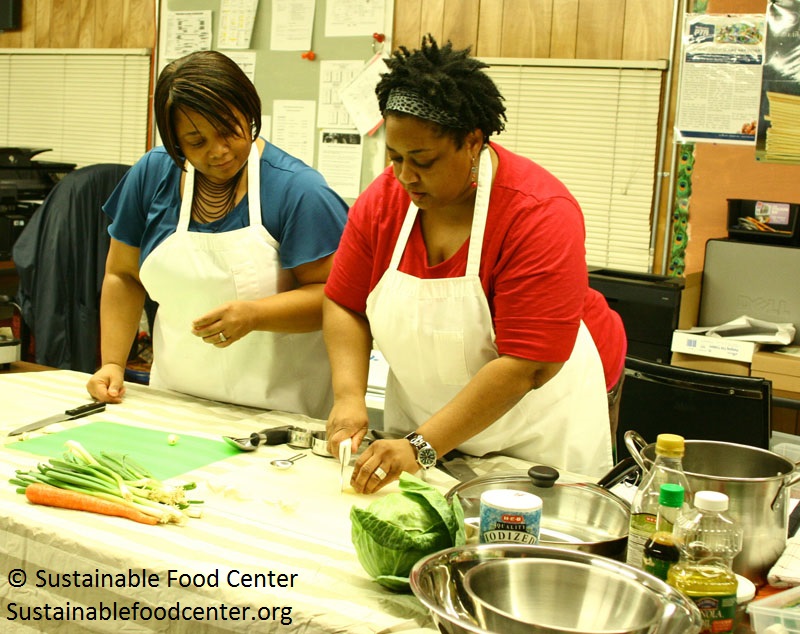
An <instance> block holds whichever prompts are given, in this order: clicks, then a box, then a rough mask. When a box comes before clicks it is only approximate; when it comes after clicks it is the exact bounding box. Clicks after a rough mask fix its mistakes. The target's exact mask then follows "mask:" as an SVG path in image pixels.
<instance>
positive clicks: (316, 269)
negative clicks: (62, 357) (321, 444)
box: [87, 51, 347, 418]
mask: <svg viewBox="0 0 800 634" xmlns="http://www.w3.org/2000/svg"><path fill="white" fill-rule="evenodd" d="M154 109H155V113H156V124H157V126H158V130H159V134H160V135H161V139H162V141H163V144H164V145H163V147H158V148H155V149H153V150H151V151H149V152H148V153H147V154H145V156H143V157H142V158H141V159H140V160H139V161H138V162H137V163H136V165H134V166H133V167H132V168H131V170H130V171H129V172H128V173H127V174H126V176H125V177H124V178H123V180H122V181H121V182H120V184H119V186H118V187H117V189H116V190H115V192H114V193H113V194H112V196H111V197H110V198H109V200H108V201H107V202H106V204H105V206H104V211H105V212H106V213H107V214H108V215H109V216H110V217H111V219H112V222H111V226H110V228H109V233H110V235H111V246H110V249H109V254H108V258H107V262H106V273H105V278H104V281H103V291H102V298H101V348H102V365H101V367H100V369H99V370H98V371H97V372H96V373H95V374H94V375H93V376H92V378H91V379H90V380H89V382H88V384H87V388H88V390H89V393H90V394H91V395H92V396H94V397H95V398H97V399H98V400H101V401H105V402H110V403H116V402H120V400H121V399H122V397H123V395H124V391H125V388H124V385H123V376H124V368H125V364H126V361H127V355H128V351H129V350H130V347H131V344H132V341H133V337H134V336H135V334H136V332H137V329H138V324H139V319H140V316H141V312H142V306H143V302H144V298H145V294H146V293H148V294H149V295H150V297H151V298H152V299H153V300H154V301H155V302H156V303H158V306H159V308H158V312H157V315H156V321H155V325H154V329H153V356H154V359H153V366H152V369H151V378H150V384H151V385H152V386H154V387H161V388H166V389H172V390H176V391H180V392H184V393H188V394H193V395H195V396H200V397H203V398H209V399H213V400H219V401H226V402H231V403H237V404H240V405H247V406H252V407H261V408H267V409H277V410H283V411H291V412H296V413H300V414H305V415H309V416H313V417H316V418H326V417H327V415H328V412H329V409H330V404H331V386H330V368H329V366H328V361H327V356H326V353H325V348H324V344H323V342H322V336H321V332H320V328H321V319H322V312H321V305H322V297H323V285H324V283H325V281H326V279H327V277H328V273H329V271H330V267H331V261H332V259H333V253H334V251H335V250H336V248H337V246H338V243H339V238H340V236H341V233H342V229H343V227H344V223H345V220H346V216H347V206H346V204H345V203H344V201H343V200H342V199H341V198H340V197H339V196H338V195H337V194H336V193H335V192H334V191H333V190H331V189H330V188H329V187H328V185H327V184H326V182H325V180H324V178H323V177H322V176H321V175H320V174H319V173H318V172H317V171H315V170H314V169H312V168H310V167H308V166H307V165H305V164H304V163H303V162H302V161H300V160H298V159H296V158H294V157H292V156H290V155H289V154H287V153H285V152H283V151H282V150H280V149H278V148H277V147H275V146H273V145H271V144H270V143H269V142H267V141H265V140H264V139H262V138H260V137H259V136H258V135H259V132H260V125H261V102H260V99H259V97H258V93H257V92H256V89H255V87H254V86H253V84H252V82H250V80H249V79H248V78H247V76H246V75H245V74H244V72H242V70H241V69H240V68H239V67H238V65H236V64H235V63H234V62H233V61H232V60H231V59H230V58H228V57H226V56H225V55H223V54H221V53H219V52H216V51H200V52H197V53H192V54H190V55H187V56H186V57H183V58H181V59H179V60H176V61H174V62H172V63H170V64H169V65H168V66H166V67H165V68H164V70H163V71H162V73H161V74H160V76H159V79H158V82H157V85H156V90H155V95H154Z"/></svg>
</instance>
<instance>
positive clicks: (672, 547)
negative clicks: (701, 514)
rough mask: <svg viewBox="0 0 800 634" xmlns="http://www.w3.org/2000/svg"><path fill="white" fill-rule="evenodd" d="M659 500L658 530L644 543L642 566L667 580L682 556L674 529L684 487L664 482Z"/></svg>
mask: <svg viewBox="0 0 800 634" xmlns="http://www.w3.org/2000/svg"><path fill="white" fill-rule="evenodd" d="M658 501H659V507H658V516H657V517H656V531H655V532H654V533H653V534H652V535H651V536H650V539H648V540H647V543H646V544H645V545H644V555H643V557H642V568H644V570H645V572H649V573H650V574H651V575H655V576H656V577H658V578H659V579H663V580H664V581H666V580H667V573H668V572H669V569H670V568H671V567H672V566H673V565H675V564H676V563H678V560H679V559H680V556H681V551H680V550H679V549H678V547H677V545H676V544H675V536H674V535H673V533H672V529H673V526H674V525H675V520H676V519H677V518H678V514H679V513H680V510H681V507H683V487H682V486H681V485H680V484H672V483H671V482H667V483H666V484H662V485H661V493H660V495H659V500H658Z"/></svg>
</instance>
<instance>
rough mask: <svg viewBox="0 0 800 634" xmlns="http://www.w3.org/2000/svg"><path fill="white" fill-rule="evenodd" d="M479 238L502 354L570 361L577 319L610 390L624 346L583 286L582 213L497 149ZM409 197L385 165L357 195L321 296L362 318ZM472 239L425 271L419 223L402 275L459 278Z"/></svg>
mask: <svg viewBox="0 0 800 634" xmlns="http://www.w3.org/2000/svg"><path fill="white" fill-rule="evenodd" d="M492 148H493V149H494V150H495V152H497V156H498V159H499V161H498V166H497V173H496V175H495V179H494V182H493V183H492V192H491V198H490V201H489V213H488V216H487V220H486V231H485V234H484V238H483V252H482V254H481V266H480V279H481V284H482V286H483V290H484V292H485V293H486V297H487V298H488V301H489V307H490V310H491V313H492V319H493V322H494V328H495V334H496V345H497V349H498V352H499V353H500V354H502V355H510V356H515V357H521V358H524V359H530V360H533V361H542V362H563V361H566V360H567V359H568V358H569V356H570V354H571V352H572V348H573V346H574V344H575V339H576V337H577V334H578V326H579V324H580V321H581V319H582V320H583V321H584V322H585V323H586V326H587V328H588V329H589V332H590V333H591V334H592V338H593V339H594V341H595V345H597V349H598V351H599V353H600V357H601V359H602V361H603V367H604V370H605V378H606V385H607V386H608V387H609V388H610V387H611V386H613V385H614V383H616V381H617V379H618V378H619V376H620V374H621V372H622V369H623V366H624V362H625V352H626V349H627V342H626V338H625V331H624V327H623V325H622V320H621V318H620V317H619V315H617V313H615V312H614V311H612V310H611V309H610V308H609V307H608V304H607V303H606V301H605V298H604V297H603V296H602V295H601V294H600V293H598V292H597V291H595V290H593V289H591V288H589V285H588V273H587V268H586V251H585V247H584V239H585V231H584V224H583V214H582V212H581V210H580V207H579V205H578V202H577V201H576V200H575V198H574V197H573V196H572V195H571V194H570V193H569V191H568V190H567V188H566V187H565V186H564V185H563V184H562V183H561V182H560V181H559V180H558V179H556V178H555V177H554V176H553V175H552V174H550V173H549V172H548V171H547V170H545V169H544V168H542V167H541V166H539V165H537V164H535V163H533V162H532V161H530V160H529V159H527V158H524V157H521V156H518V155H516V154H514V153H512V152H509V151H508V150H505V149H504V148H503V147H502V146H500V145H497V144H496V143H493V144H492ZM408 205H409V197H408V194H407V193H406V192H405V190H404V189H403V188H402V186H401V185H400V184H399V183H398V182H397V179H395V177H394V174H393V173H392V168H391V167H388V168H387V169H386V170H385V171H384V172H383V173H382V174H381V175H380V176H378V178H376V179H375V180H374V181H373V182H372V184H370V186H369V187H368V188H367V189H366V190H365V191H364V193H363V194H362V195H361V196H359V198H358V200H356V202H355V204H354V205H353V207H352V208H351V209H350V213H349V216H348V219H347V224H346V225H345V229H344V234H343V235H342V240H341V242H340V244H339V248H338V250H337V251H336V254H335V256H334V262H333V270H332V271H331V274H330V276H329V278H328V281H327V284H326V285H325V293H326V295H327V296H328V297H329V298H331V299H332V300H333V301H335V302H337V303H338V304H341V305H342V306H345V307H347V308H349V309H351V310H353V311H356V312H361V313H363V312H364V311H365V309H366V302H367V295H369V293H370V292H371V291H372V289H373V288H375V286H376V285H377V283H378V282H379V281H380V279H381V277H382V276H383V274H384V272H385V271H386V269H387V268H388V266H389V262H390V260H391V256H392V251H393V250H394V246H395V243H396V242H397V237H398V235H399V233H400V228H401V226H402V224H403V220H404V219H405V216H406V212H407V210H408ZM468 246H469V240H467V241H466V242H465V243H464V244H463V245H462V246H461V248H460V249H459V250H458V251H457V252H456V253H455V255H453V257H451V258H450V259H448V260H447V261H445V262H442V263H441V264H437V265H435V266H428V263H427V262H428V258H427V252H426V248H425V243H424V240H423V237H422V232H421V230H420V224H419V217H418V218H417V221H416V223H415V224H414V228H413V229H412V231H411V235H410V237H409V241H408V245H407V247H406V249H405V252H404V253H403V257H402V258H401V260H400V266H399V268H400V270H401V271H402V272H404V273H407V274H410V275H414V276H416V277H419V278H423V279H431V278H446V277H458V276H462V275H464V273H465V271H466V266H467V249H468Z"/></svg>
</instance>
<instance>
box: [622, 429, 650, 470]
mask: <svg viewBox="0 0 800 634" xmlns="http://www.w3.org/2000/svg"><path fill="white" fill-rule="evenodd" d="M625 446H626V447H627V448H628V452H629V453H630V454H631V456H633V459H634V460H635V461H636V464H638V465H639V468H640V469H641V470H642V473H647V467H645V465H644V457H643V456H642V453H641V452H642V450H643V449H644V448H645V447H647V441H646V440H645V439H644V438H642V435H641V434H640V433H639V432H637V431H634V430H632V429H629V430H628V431H626V432H625Z"/></svg>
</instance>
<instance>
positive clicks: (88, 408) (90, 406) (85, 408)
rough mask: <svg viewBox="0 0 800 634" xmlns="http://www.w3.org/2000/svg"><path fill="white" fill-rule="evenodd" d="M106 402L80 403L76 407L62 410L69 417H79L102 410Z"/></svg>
mask: <svg viewBox="0 0 800 634" xmlns="http://www.w3.org/2000/svg"><path fill="white" fill-rule="evenodd" d="M105 408H106V404H105V403H87V404H86V405H80V406H78V407H73V408H72V409H68V410H67V411H66V412H64V413H65V414H66V415H67V416H69V417H70V419H75V418H81V417H83V416H88V415H89V414H94V413H95V412H102V411H103V410H105Z"/></svg>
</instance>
